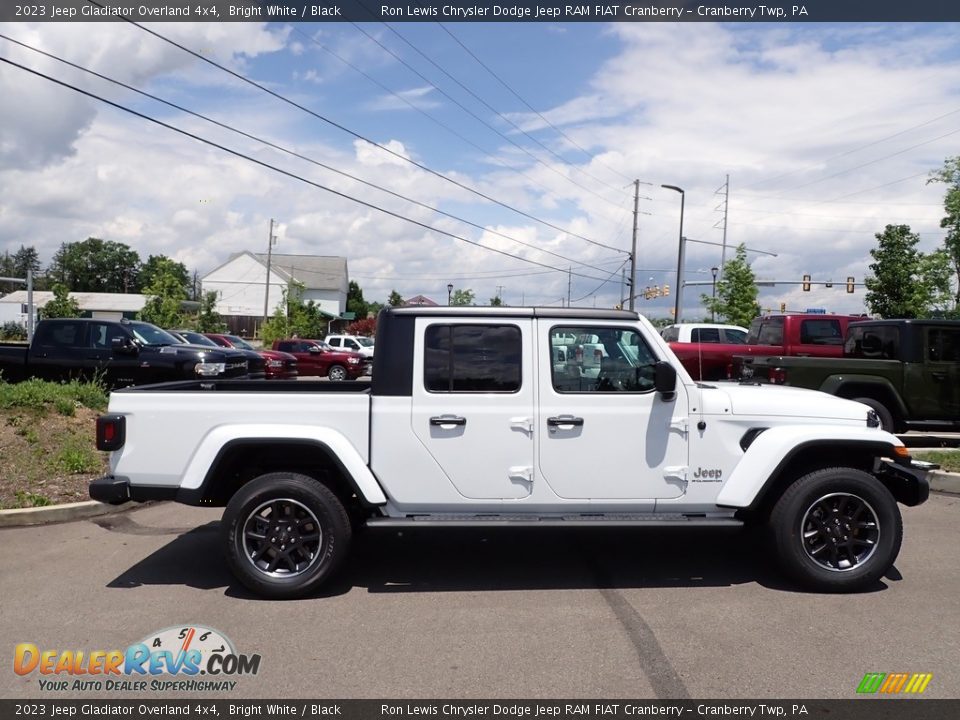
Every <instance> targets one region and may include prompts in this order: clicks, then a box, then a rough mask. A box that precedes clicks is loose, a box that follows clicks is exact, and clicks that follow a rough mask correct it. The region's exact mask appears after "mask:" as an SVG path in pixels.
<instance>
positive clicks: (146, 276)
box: [137, 255, 190, 293]
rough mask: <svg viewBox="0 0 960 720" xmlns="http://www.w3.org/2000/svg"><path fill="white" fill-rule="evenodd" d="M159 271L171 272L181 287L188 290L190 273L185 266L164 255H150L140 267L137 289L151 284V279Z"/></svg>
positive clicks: (142, 288) (142, 289) (154, 277)
mask: <svg viewBox="0 0 960 720" xmlns="http://www.w3.org/2000/svg"><path fill="white" fill-rule="evenodd" d="M161 272H167V273H173V274H174V276H175V277H176V278H177V280H179V281H180V284H181V285H182V286H183V289H184V290H185V291H186V292H187V293H189V292H190V273H189V272H187V266H186V265H184V264H183V263H179V262H177V261H176V260H174V259H172V258H169V257H167V256H166V255H151V256H150V257H148V258H147V261H146V262H145V263H144V264H143V266H142V267H141V268H140V272H139V273H138V275H137V289H138V290H139V291H140V292H143V291H144V289H145V288H148V287H150V286H151V285H153V281H154V280H155V279H156V277H157V275H159V274H160V273H161Z"/></svg>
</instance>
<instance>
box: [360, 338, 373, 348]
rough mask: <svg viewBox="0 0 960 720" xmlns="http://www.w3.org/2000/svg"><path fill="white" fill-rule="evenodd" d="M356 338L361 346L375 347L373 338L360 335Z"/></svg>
mask: <svg viewBox="0 0 960 720" xmlns="http://www.w3.org/2000/svg"><path fill="white" fill-rule="evenodd" d="M356 340H357V342H358V343H360V346H361V347H373V338H367V337H358V338H357V339H356Z"/></svg>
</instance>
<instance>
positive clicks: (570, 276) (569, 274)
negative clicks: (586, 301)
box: [567, 267, 573, 307]
mask: <svg viewBox="0 0 960 720" xmlns="http://www.w3.org/2000/svg"><path fill="white" fill-rule="evenodd" d="M572 283H573V268H572V267H570V268H567V307H570V285H571V284H572Z"/></svg>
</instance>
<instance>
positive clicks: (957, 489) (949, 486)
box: [927, 470, 960, 495]
mask: <svg viewBox="0 0 960 720" xmlns="http://www.w3.org/2000/svg"><path fill="white" fill-rule="evenodd" d="M927 477H928V478H929V479H930V489H931V490H934V491H936V492H942V493H950V494H951V495H960V473H952V472H943V471H942V470H934V471H933V472H932V473H930V474H929V475H928V476H927Z"/></svg>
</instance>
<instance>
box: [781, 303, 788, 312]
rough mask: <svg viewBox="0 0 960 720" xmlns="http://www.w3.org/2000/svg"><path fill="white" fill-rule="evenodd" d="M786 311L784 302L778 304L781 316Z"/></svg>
mask: <svg viewBox="0 0 960 720" xmlns="http://www.w3.org/2000/svg"><path fill="white" fill-rule="evenodd" d="M786 311H787V304H786V303H785V302H783V303H780V313H781V314H783V313H785V312H786Z"/></svg>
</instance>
